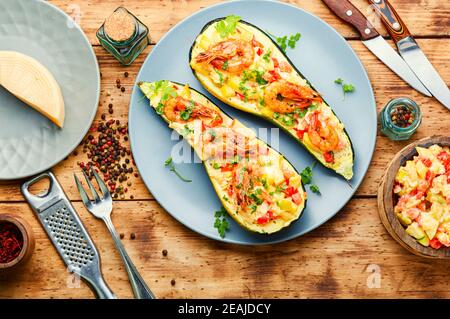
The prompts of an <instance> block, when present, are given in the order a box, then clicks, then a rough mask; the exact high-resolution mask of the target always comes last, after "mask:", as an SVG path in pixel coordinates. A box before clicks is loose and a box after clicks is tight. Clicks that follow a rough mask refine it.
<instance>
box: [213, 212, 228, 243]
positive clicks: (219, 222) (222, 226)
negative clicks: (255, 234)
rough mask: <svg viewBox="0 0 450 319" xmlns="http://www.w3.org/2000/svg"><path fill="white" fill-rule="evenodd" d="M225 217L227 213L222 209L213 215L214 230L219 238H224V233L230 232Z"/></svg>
mask: <svg viewBox="0 0 450 319" xmlns="http://www.w3.org/2000/svg"><path fill="white" fill-rule="evenodd" d="M227 216H228V214H227V211H226V210H225V208H223V207H222V208H221V209H220V210H219V211H216V212H215V213H214V228H216V229H217V232H218V233H219V235H220V237H221V238H225V233H226V232H227V231H229V230H230V223H229V222H228V220H227Z"/></svg>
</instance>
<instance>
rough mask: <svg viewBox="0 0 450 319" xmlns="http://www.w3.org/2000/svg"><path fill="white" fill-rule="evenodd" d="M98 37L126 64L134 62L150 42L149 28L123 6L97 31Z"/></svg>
mask: <svg viewBox="0 0 450 319" xmlns="http://www.w3.org/2000/svg"><path fill="white" fill-rule="evenodd" d="M97 38H98V40H99V41H100V44H101V45H102V46H103V47H104V48H105V49H106V50H107V51H108V52H109V53H111V54H112V55H113V56H114V57H115V58H116V59H117V60H119V62H121V63H122V64H124V65H130V64H131V63H133V61H134V60H135V59H136V58H137V57H138V55H139V54H140V53H141V52H142V51H143V50H144V49H145V48H146V47H147V46H148V44H149V42H150V41H149V32H148V28H147V27H146V26H145V25H144V24H143V23H142V22H141V21H139V19H138V18H136V17H135V16H134V15H133V14H131V13H130V12H129V11H128V10H127V9H125V8H123V7H119V8H117V9H116V10H115V11H114V12H113V13H112V14H111V15H110V16H109V17H108V18H107V19H106V20H105V22H104V23H103V25H102V26H101V27H100V29H98V31H97Z"/></svg>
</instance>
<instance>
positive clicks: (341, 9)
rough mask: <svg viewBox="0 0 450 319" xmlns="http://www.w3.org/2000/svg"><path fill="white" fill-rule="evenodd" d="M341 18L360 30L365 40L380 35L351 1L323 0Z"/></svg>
mask: <svg viewBox="0 0 450 319" xmlns="http://www.w3.org/2000/svg"><path fill="white" fill-rule="evenodd" d="M322 1H323V2H324V3H325V4H326V5H327V6H328V8H330V9H331V11H333V12H334V13H335V14H336V15H337V16H338V17H339V18H341V19H342V20H344V21H345V22H347V23H349V24H351V25H352V26H354V27H355V28H356V30H358V32H359V34H360V35H361V39H362V40H363V41H365V40H370V39H373V38H375V37H377V36H379V33H378V32H377V30H375V28H374V27H373V25H372V24H371V23H370V22H369V20H367V18H366V17H365V16H364V15H363V14H362V13H361V11H359V10H358V8H356V7H355V6H354V5H353V4H351V2H350V1H347V0H322Z"/></svg>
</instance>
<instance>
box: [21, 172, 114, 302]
mask: <svg viewBox="0 0 450 319" xmlns="http://www.w3.org/2000/svg"><path fill="white" fill-rule="evenodd" d="M44 178H48V179H49V181H50V186H49V189H48V191H46V192H45V193H44V194H39V195H33V194H31V193H30V192H29V190H28V189H29V187H30V186H31V185H33V184H34V183H36V182H38V181H39V180H41V179H44ZM21 191H22V194H23V195H24V197H25V199H26V200H27V201H28V203H29V204H30V206H31V208H32V209H33V211H34V212H35V213H36V216H37V218H38V219H39V221H40V222H41V224H42V226H43V227H44V229H45V231H46V232H47V235H48V236H49V237H50V240H51V241H52V243H53V245H54V246H55V247H56V250H57V251H58V253H59V255H60V256H61V258H62V259H63V261H64V262H65V264H66V265H67V267H68V268H69V270H70V271H72V272H73V273H75V274H78V275H79V276H80V277H81V278H83V279H84V280H85V281H86V282H87V283H88V284H89V285H90V286H91V287H92V289H93V290H94V291H95V293H96V294H97V296H98V297H99V298H101V299H115V298H116V297H115V296H114V294H113V293H112V291H111V289H109V287H108V286H107V284H106V283H105V281H104V279H103V277H102V274H101V271H100V256H99V254H98V251H97V249H96V248H95V245H94V243H93V242H92V240H91V238H90V237H89V234H88V233H87V231H86V229H85V228H84V226H83V224H82V222H81V220H80V218H79V217H78V214H77V213H76V211H75V209H74V208H73V206H72V204H71V203H70V201H69V200H68V199H67V196H66V194H65V193H64V191H63V189H62V188H61V186H60V185H59V183H58V181H57V180H56V178H55V176H54V175H53V173H51V172H50V171H49V172H45V173H42V174H40V175H38V176H36V177H34V178H33V179H31V180H29V181H27V182H24V183H23V184H22V187H21Z"/></svg>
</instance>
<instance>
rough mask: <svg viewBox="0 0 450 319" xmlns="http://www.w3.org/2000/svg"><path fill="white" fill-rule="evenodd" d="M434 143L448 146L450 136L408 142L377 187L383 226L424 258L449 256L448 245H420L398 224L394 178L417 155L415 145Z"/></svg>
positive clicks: (411, 250)
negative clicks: (438, 246) (395, 211)
mask: <svg viewBox="0 0 450 319" xmlns="http://www.w3.org/2000/svg"><path fill="white" fill-rule="evenodd" d="M434 144H438V145H440V146H450V137H445V136H432V137H427V138H424V139H421V140H419V141H416V142H414V143H412V144H409V145H408V146H406V147H405V148H404V149H402V150H401V151H400V152H398V153H397V154H396V155H395V157H394V158H393V159H392V161H391V162H390V163H389V165H388V167H387V169H386V173H385V174H384V176H383V178H382V179H381V182H380V185H379V187H378V213H379V214H380V219H381V222H382V223H383V225H384V227H386V229H387V231H388V232H389V234H391V236H392V237H393V238H394V239H395V240H396V241H398V242H399V243H400V244H401V245H402V246H403V247H405V248H406V249H407V250H409V251H410V252H412V253H414V254H416V255H418V256H422V257H426V258H440V259H446V258H450V247H442V248H440V249H434V248H431V247H425V246H422V245H421V244H419V243H418V242H417V241H416V239H415V238H413V237H412V236H410V235H408V234H407V233H406V231H405V227H404V226H403V225H402V224H400V222H399V221H398V219H397V216H396V215H395V213H394V199H395V197H394V192H393V187H394V179H395V175H396V174H397V172H398V170H399V168H400V166H402V165H403V164H405V162H406V161H407V160H410V159H412V158H413V156H415V155H417V152H416V149H415V148H416V146H422V147H429V146H431V145H434Z"/></svg>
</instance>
